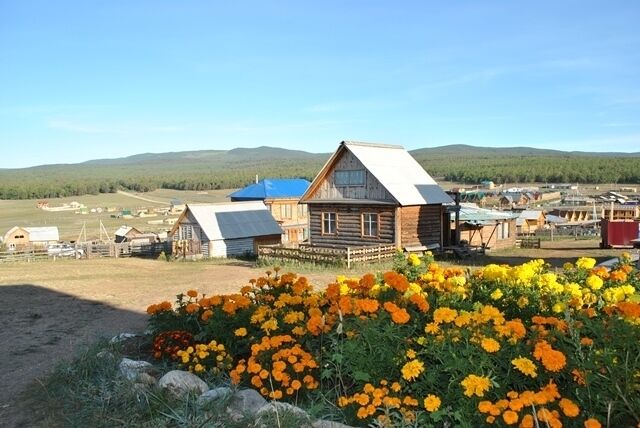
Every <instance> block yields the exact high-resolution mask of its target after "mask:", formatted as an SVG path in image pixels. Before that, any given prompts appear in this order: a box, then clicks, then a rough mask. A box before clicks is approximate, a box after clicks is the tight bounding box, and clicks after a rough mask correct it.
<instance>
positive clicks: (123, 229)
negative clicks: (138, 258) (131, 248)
mask: <svg viewBox="0 0 640 428" xmlns="http://www.w3.org/2000/svg"><path fill="white" fill-rule="evenodd" d="M114 235H115V242H116V243H120V242H131V241H132V240H133V239H134V238H135V237H137V236H140V235H142V232H141V231H140V230H138V229H136V228H135V227H132V226H120V227H119V228H118V230H116V233H115V234H114Z"/></svg>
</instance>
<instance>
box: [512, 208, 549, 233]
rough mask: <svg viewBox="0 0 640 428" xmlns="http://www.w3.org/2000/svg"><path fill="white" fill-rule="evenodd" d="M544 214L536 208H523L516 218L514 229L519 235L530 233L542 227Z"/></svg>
mask: <svg viewBox="0 0 640 428" xmlns="http://www.w3.org/2000/svg"><path fill="white" fill-rule="evenodd" d="M545 221H546V216H545V214H544V212H542V211H538V210H524V211H522V212H521V213H520V215H519V216H518V218H517V219H516V229H517V231H518V234H519V235H530V234H533V233H535V232H536V230H538V229H542V228H543V227H544V224H545Z"/></svg>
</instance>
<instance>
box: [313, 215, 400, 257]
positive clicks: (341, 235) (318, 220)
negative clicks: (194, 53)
mask: <svg viewBox="0 0 640 428" xmlns="http://www.w3.org/2000/svg"><path fill="white" fill-rule="evenodd" d="M323 212H335V213H336V214H337V215H336V217H337V231H336V234H335V235H323V234H322V213H323ZM365 212H366V213H378V214H379V221H378V237H368V236H362V213H365ZM394 213H395V207H394V206H380V205H355V206H354V205H350V206H345V205H341V204H310V205H309V223H310V240H311V244H312V245H319V246H329V247H330V246H334V247H342V248H344V247H350V246H351V247H361V246H367V245H382V244H393V243H394V242H395V240H394V237H395V215H394Z"/></svg>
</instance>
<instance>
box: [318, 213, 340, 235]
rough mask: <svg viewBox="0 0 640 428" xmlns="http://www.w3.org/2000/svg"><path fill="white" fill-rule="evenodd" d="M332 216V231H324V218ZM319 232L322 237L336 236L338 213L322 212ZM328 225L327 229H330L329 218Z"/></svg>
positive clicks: (329, 219)
mask: <svg viewBox="0 0 640 428" xmlns="http://www.w3.org/2000/svg"><path fill="white" fill-rule="evenodd" d="M331 215H333V231H327V230H326V229H325V218H326V217H327V216H331ZM320 217H321V218H320V220H321V222H320V224H321V226H320V228H321V230H320V232H321V234H322V235H337V234H338V213H337V212H336V211H322V213H321V216H320ZM327 220H328V225H329V229H331V218H330V217H329V218H328V219H327Z"/></svg>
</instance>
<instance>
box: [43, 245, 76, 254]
mask: <svg viewBox="0 0 640 428" xmlns="http://www.w3.org/2000/svg"><path fill="white" fill-rule="evenodd" d="M47 253H48V254H49V256H52V257H53V256H55V257H82V256H84V250H82V249H81V248H75V247H73V246H71V245H69V244H50V245H49V247H48V248H47Z"/></svg>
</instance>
